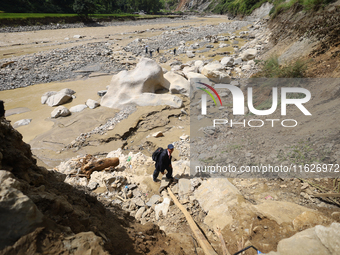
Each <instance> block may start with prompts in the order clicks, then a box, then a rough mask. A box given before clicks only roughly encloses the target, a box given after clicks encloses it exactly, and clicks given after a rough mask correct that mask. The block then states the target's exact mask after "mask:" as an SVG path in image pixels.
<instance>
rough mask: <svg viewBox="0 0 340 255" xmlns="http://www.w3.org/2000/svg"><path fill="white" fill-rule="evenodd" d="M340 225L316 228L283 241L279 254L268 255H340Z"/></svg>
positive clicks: (280, 244)
mask: <svg viewBox="0 0 340 255" xmlns="http://www.w3.org/2000/svg"><path fill="white" fill-rule="evenodd" d="M339 236H340V224H339V223H332V225H331V226H329V227H324V226H320V225H318V226H315V227H314V228H309V229H306V230H304V231H302V232H299V233H297V234H295V235H293V236H292V237H290V238H287V239H283V240H281V241H280V242H279V244H278V246H277V252H269V253H267V254H268V255H288V254H299V255H309V254H318V255H331V254H340V239H339Z"/></svg>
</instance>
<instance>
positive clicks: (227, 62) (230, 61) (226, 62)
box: [221, 57, 234, 66]
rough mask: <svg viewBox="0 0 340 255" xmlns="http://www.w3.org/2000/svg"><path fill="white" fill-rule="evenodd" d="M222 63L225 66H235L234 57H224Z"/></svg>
mask: <svg viewBox="0 0 340 255" xmlns="http://www.w3.org/2000/svg"><path fill="white" fill-rule="evenodd" d="M221 64H222V65H224V66H233V64H234V58H232V57H224V58H222V59H221Z"/></svg>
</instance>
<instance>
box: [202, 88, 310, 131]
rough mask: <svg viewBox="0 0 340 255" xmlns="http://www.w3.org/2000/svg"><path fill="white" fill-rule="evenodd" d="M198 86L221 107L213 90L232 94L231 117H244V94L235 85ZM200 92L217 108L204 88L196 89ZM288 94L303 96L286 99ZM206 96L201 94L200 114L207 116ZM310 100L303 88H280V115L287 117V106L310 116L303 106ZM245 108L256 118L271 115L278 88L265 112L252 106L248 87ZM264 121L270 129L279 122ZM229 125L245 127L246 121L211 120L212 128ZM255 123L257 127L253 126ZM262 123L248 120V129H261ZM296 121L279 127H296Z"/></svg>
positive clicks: (275, 106) (274, 109) (275, 103)
mask: <svg viewBox="0 0 340 255" xmlns="http://www.w3.org/2000/svg"><path fill="white" fill-rule="evenodd" d="M198 84H201V85H204V86H205V87H206V88H207V89H210V90H211V91H212V92H213V93H214V94H215V95H216V96H217V98H218V100H219V102H220V105H221V106H222V105H223V104H222V100H221V97H220V96H219V94H218V93H217V91H216V90H215V89H228V90H229V91H230V92H231V94H232V99H233V115H245V103H244V102H245V100H244V94H243V91H242V90H241V89H240V88H238V87H237V86H235V85H228V84H216V85H215V88H213V87H212V86H210V85H208V84H205V83H202V82H198ZM198 88H199V89H200V90H202V91H204V92H206V93H207V94H208V95H209V96H210V97H211V98H212V100H213V101H214V103H215V105H216V106H217V103H216V100H215V98H214V96H213V95H212V93H211V92H210V91H208V90H207V89H206V88H201V87H198ZM290 93H300V94H303V95H304V97H303V98H288V97H287V95H288V94H290ZM207 94H202V96H201V114H202V115H207ZM310 99H311V93H310V92H309V90H307V89H305V88H299V87H282V88H281V102H280V103H281V115H282V116H286V115H287V105H295V106H296V107H297V108H298V109H299V110H300V111H301V112H302V113H303V114H304V115H310V116H311V115H312V114H311V113H310V112H309V111H308V110H307V109H306V107H305V106H304V105H303V104H305V103H307V102H308V101H309V100H310ZM247 103H248V104H247V106H248V109H249V111H250V112H251V113H252V114H254V115H258V116H266V115H270V114H273V113H274V112H275V111H276V109H277V106H278V88H277V87H273V88H272V105H271V107H270V108H269V109H265V110H258V109H255V107H254V104H253V88H252V87H248V88H247ZM265 121H268V122H271V125H272V127H274V123H275V121H280V120H279V119H266V120H265ZM289 122H292V123H293V124H291V125H288V123H289ZM228 123H229V124H230V126H233V124H234V125H235V124H238V125H243V126H244V127H245V126H246V121H245V120H243V121H242V122H234V123H233V120H227V119H214V120H213V126H214V127H215V126H216V125H225V124H228ZM255 123H257V125H255ZM264 123H265V122H264V121H263V120H260V119H251V120H248V126H249V127H262V126H263V125H264ZM297 124H298V123H297V121H296V120H294V119H284V120H282V121H281V125H282V126H283V127H296V126H297Z"/></svg>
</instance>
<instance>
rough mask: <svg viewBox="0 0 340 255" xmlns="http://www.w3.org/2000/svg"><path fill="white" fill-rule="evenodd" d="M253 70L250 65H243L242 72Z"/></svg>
mask: <svg viewBox="0 0 340 255" xmlns="http://www.w3.org/2000/svg"><path fill="white" fill-rule="evenodd" d="M250 69H251V66H250V65H243V66H242V70H245V71H249V70H250Z"/></svg>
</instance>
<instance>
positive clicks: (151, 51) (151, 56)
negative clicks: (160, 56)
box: [150, 50, 153, 58]
mask: <svg viewBox="0 0 340 255" xmlns="http://www.w3.org/2000/svg"><path fill="white" fill-rule="evenodd" d="M152 52H153V51H152V50H150V58H152Z"/></svg>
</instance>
